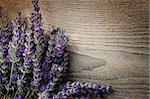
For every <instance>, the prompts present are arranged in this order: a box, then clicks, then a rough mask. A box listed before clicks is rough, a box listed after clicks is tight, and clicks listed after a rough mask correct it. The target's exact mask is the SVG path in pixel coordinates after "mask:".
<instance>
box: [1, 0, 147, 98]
mask: <svg viewBox="0 0 150 99" xmlns="http://www.w3.org/2000/svg"><path fill="white" fill-rule="evenodd" d="M148 1H149V0H40V6H41V10H42V14H43V15H44V16H43V19H44V23H45V25H44V27H45V28H49V27H50V26H51V25H55V26H60V27H63V28H65V30H66V32H67V34H68V35H69V37H70V42H69V47H68V50H69V51H70V53H71V56H70V57H71V58H70V71H71V72H70V73H69V76H68V77H67V78H68V79H70V80H78V81H90V82H93V83H98V84H110V85H112V87H113V89H114V90H115V91H116V92H115V93H113V94H112V95H110V96H108V97H107V99H148V98H149V97H148V96H149V94H150V93H149V54H150V52H149V44H150V42H149V37H150V36H149V31H148V26H149V14H148V11H149V8H148V6H149V2H148ZM0 6H2V7H3V8H4V9H5V10H6V11H7V12H8V14H9V15H10V16H12V17H14V16H15V13H16V11H19V10H20V11H22V12H23V16H29V15H30V13H31V3H30V2H29V0H0Z"/></svg>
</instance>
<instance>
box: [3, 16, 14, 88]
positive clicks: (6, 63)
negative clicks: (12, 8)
mask: <svg viewBox="0 0 150 99" xmlns="http://www.w3.org/2000/svg"><path fill="white" fill-rule="evenodd" d="M11 31H12V27H11V23H10V22H9V20H8V18H7V17H5V18H4V23H3V27H2V28H1V30H0V75H1V81H0V86H1V88H2V89H3V88H4V87H5V86H4V85H7V84H8V79H9V77H8V75H9V71H10V69H9V68H10V58H9V57H8V55H9V54H8V49H9V48H8V45H9V41H10V40H11V36H12V32H11ZM1 88H0V89H1ZM0 91H1V90H0Z"/></svg>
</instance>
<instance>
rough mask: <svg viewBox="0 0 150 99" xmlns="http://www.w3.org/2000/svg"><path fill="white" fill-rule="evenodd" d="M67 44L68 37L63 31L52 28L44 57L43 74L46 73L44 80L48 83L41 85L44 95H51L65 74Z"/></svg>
mask: <svg viewBox="0 0 150 99" xmlns="http://www.w3.org/2000/svg"><path fill="white" fill-rule="evenodd" d="M67 42H68V37H66V36H65V34H64V30H63V29H61V28H59V27H57V28H53V31H52V32H51V34H50V37H49V41H48V51H47V53H46V57H45V70H47V71H44V72H43V73H44V74H45V73H46V75H44V78H46V79H47V80H48V83H47V84H46V86H45V85H43V88H44V92H43V93H44V94H45V93H47V92H51V94H53V92H52V91H54V87H55V86H56V85H57V84H59V81H61V76H62V75H64V74H65V71H66V68H67V65H68V53H66V52H65V47H66V44H67ZM49 68H50V69H49ZM45 76H46V77H45ZM46 79H44V81H45V80H46ZM43 93H42V94H41V95H42V97H43V95H44V94H43ZM44 97H45V96H44Z"/></svg>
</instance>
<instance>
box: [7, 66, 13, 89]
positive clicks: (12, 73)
mask: <svg viewBox="0 0 150 99" xmlns="http://www.w3.org/2000/svg"><path fill="white" fill-rule="evenodd" d="M13 70H14V63H12V67H11V72H10V76H9V77H10V78H9V83H8V91H9V87H10V85H11V80H12V74H13Z"/></svg>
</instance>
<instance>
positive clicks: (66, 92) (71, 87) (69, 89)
mask: <svg viewBox="0 0 150 99" xmlns="http://www.w3.org/2000/svg"><path fill="white" fill-rule="evenodd" d="M111 91H112V89H111V86H103V85H101V86H100V85H96V84H92V83H82V82H68V83H67V84H66V85H65V86H64V87H63V89H62V90H61V91H59V92H58V93H57V94H55V95H54V96H53V99H62V98H63V99H67V97H71V96H72V97H79V96H87V95H88V94H89V95H95V96H100V97H103V95H104V94H106V93H108V94H109V93H111Z"/></svg>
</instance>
